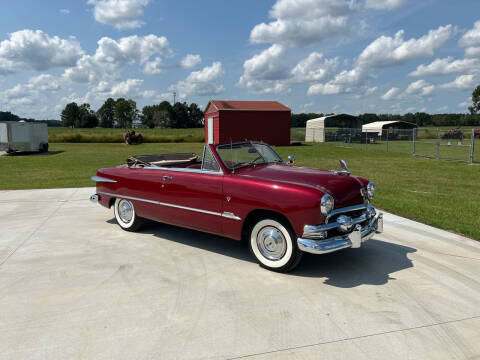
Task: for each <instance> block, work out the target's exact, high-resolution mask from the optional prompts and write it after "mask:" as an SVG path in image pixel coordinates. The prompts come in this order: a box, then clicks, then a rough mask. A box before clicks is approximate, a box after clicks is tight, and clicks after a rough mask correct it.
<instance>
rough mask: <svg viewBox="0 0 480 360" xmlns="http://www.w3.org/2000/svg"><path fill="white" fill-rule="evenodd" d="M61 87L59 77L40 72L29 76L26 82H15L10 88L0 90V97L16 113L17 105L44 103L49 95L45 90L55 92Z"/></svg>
mask: <svg viewBox="0 0 480 360" xmlns="http://www.w3.org/2000/svg"><path fill="white" fill-rule="evenodd" d="M61 87H62V86H61V83H60V79H59V78H56V77H54V76H52V75H50V74H41V75H39V76H35V77H32V78H30V79H29V80H28V82H27V83H26V84H17V85H15V86H14V87H13V88H11V89H7V90H5V91H3V92H0V99H1V100H2V101H3V102H4V106H5V107H6V108H9V109H13V111H14V112H15V113H18V111H17V107H22V106H29V107H30V106H34V105H36V104H39V103H42V104H45V100H46V99H47V98H48V97H50V96H51V94H48V95H47V94H46V92H50V93H55V92H58V91H59V90H60V89H61ZM40 100H41V101H40Z"/></svg>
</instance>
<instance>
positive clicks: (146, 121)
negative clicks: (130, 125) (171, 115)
mask: <svg viewBox="0 0 480 360" xmlns="http://www.w3.org/2000/svg"><path fill="white" fill-rule="evenodd" d="M156 107H157V105H147V106H144V107H143V109H142V115H141V116H140V120H141V121H142V124H143V125H145V126H147V127H149V128H150V129H153V128H154V127H155V120H154V115H155V110H156Z"/></svg>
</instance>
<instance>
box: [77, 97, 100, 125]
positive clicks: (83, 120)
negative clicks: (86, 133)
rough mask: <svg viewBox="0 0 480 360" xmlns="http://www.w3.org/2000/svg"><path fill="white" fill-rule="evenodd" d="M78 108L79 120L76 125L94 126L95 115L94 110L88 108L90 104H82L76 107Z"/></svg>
mask: <svg viewBox="0 0 480 360" xmlns="http://www.w3.org/2000/svg"><path fill="white" fill-rule="evenodd" d="M78 110H79V112H80V121H79V126H78V127H82V128H94V127H96V126H98V118H97V115H96V114H95V111H93V110H92V109H91V108H90V104H88V103H85V104H82V105H80V106H79V107H78Z"/></svg>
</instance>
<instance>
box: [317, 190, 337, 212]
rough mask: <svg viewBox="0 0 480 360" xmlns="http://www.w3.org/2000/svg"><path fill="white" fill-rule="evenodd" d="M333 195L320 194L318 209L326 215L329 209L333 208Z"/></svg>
mask: <svg viewBox="0 0 480 360" xmlns="http://www.w3.org/2000/svg"><path fill="white" fill-rule="evenodd" d="M333 205H334V201H333V197H332V196H330V195H329V194H325V195H323V196H322V199H321V200H320V211H321V212H322V214H323V215H324V216H327V215H328V214H330V211H332V210H333Z"/></svg>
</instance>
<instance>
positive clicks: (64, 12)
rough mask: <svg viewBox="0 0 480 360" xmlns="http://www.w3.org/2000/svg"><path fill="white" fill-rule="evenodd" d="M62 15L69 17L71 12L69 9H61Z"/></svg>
mask: <svg viewBox="0 0 480 360" xmlns="http://www.w3.org/2000/svg"><path fill="white" fill-rule="evenodd" d="M60 14H63V15H68V14H70V10H68V9H60Z"/></svg>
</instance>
